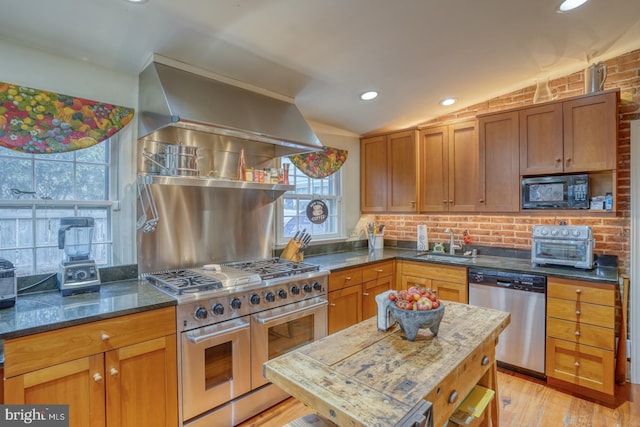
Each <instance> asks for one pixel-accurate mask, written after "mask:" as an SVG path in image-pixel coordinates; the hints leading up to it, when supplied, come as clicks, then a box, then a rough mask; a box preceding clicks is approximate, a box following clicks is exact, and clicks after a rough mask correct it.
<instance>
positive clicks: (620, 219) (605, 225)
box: [376, 50, 640, 273]
mask: <svg viewBox="0 0 640 427" xmlns="http://www.w3.org/2000/svg"><path fill="white" fill-rule="evenodd" d="M604 62H605V64H606V65H607V74H608V75H607V79H606V81H605V86H604V89H605V90H607V89H615V88H619V89H620V98H621V101H620V104H619V105H618V114H619V118H620V125H619V129H618V149H617V151H618V152H617V157H618V158H617V165H618V166H617V197H616V198H617V200H615V201H614V202H615V203H616V210H617V213H616V216H615V217H610V216H604V215H602V214H597V213H595V214H590V215H589V216H576V214H575V213H571V216H568V215H565V216H563V213H562V212H558V213H557V215H555V216H554V215H545V216H539V215H526V214H513V215H498V214H494V215H484V214H455V215H454V214H450V215H449V214H436V215H377V216H376V222H378V223H381V224H386V229H385V239H396V240H408V241H415V240H417V236H416V234H417V232H416V226H417V225H418V224H420V223H423V224H427V227H428V229H429V240H430V241H431V242H447V241H448V238H449V236H448V235H447V234H445V233H444V229H445V228H447V227H449V228H452V229H453V230H454V231H455V232H456V238H457V239H458V238H460V239H461V238H462V232H463V231H464V230H468V231H469V234H470V235H471V237H472V238H473V243H474V244H477V245H482V246H500V247H510V248H518V249H530V248H531V227H532V225H534V224H545V223H547V224H557V223H558V222H559V221H560V220H566V221H567V223H568V224H570V225H577V224H581V225H590V226H591V227H592V228H593V232H594V235H595V239H596V246H595V252H596V253H602V254H611V255H617V256H618V257H619V260H620V267H621V272H623V273H628V272H629V254H630V219H629V218H630V208H631V203H630V200H631V193H630V168H631V159H630V155H631V146H630V122H631V120H639V119H640V50H636V51H633V52H630V53H627V54H625V55H621V56H618V57H616V58H613V59H610V60H608V61H604ZM583 76H584V73H583V72H582V71H580V72H577V73H574V74H570V75H568V76H564V77H561V78H557V79H553V80H551V81H550V82H549V85H550V87H551V90H552V93H554V94H556V95H557V99H563V98H569V97H572V96H577V95H581V94H582V93H583V90H584V81H583ZM534 93H535V85H534V86H529V87H526V88H523V89H520V90H517V91H514V92H511V93H508V94H505V95H502V96H499V97H497V98H494V99H490V100H488V101H485V102H482V103H479V104H476V105H473V106H471V107H469V108H465V109H463V110H460V111H457V112H455V113H452V114H450V115H447V116H443V117H439V118H437V119H434V120H431V121H429V122H426V123H423V126H424V125H437V124H440V123H443V122H446V121H450V120H459V119H463V118H469V117H474V116H475V115H476V114H482V113H488V112H496V111H502V110H508V109H511V108H517V107H521V106H525V105H531V104H533V95H534Z"/></svg>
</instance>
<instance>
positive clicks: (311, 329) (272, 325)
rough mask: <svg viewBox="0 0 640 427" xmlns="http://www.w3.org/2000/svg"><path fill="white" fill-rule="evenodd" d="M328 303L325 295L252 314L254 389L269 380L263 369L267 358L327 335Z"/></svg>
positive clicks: (252, 374)
mask: <svg viewBox="0 0 640 427" xmlns="http://www.w3.org/2000/svg"><path fill="white" fill-rule="evenodd" d="M327 305H328V302H327V300H325V299H324V298H319V297H318V298H311V299H308V300H305V301H300V302H296V303H293V304H289V305H286V306H284V307H278V308H274V309H272V310H266V311H263V312H261V313H257V314H254V315H253V316H251V357H252V360H251V384H252V387H253V388H254V389H255V388H257V387H260V386H262V385H264V384H267V383H268V382H269V381H267V379H266V378H265V377H264V375H263V372H262V365H263V364H264V363H265V362H266V361H268V360H270V359H273V358H274V357H277V356H280V355H281V354H284V353H286V352H288V351H291V350H293V349H295V348H298V347H300V346H302V345H305V344H308V343H310V342H312V341H315V340H317V339H320V338H322V337H325V336H327Z"/></svg>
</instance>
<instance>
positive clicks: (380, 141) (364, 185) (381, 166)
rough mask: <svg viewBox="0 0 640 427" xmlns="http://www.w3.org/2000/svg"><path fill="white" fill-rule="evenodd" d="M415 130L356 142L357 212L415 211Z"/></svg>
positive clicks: (416, 182) (416, 184) (416, 183)
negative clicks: (358, 210) (358, 193)
mask: <svg viewBox="0 0 640 427" xmlns="http://www.w3.org/2000/svg"><path fill="white" fill-rule="evenodd" d="M417 134H418V132H417V131H416V130H408V131H402V132H397V133H393V134H389V135H380V136H373V137H370V138H363V139H362V140H361V141H360V158H361V166H360V210H361V211H362V212H416V211H417V200H416V198H417V193H418V191H417V188H418V181H417V157H418V156H417V139H418V138H417Z"/></svg>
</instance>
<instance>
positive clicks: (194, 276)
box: [147, 270, 223, 295]
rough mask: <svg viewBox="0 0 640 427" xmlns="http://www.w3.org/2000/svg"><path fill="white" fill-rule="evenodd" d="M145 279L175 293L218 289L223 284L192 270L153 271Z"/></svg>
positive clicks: (181, 293)
mask: <svg viewBox="0 0 640 427" xmlns="http://www.w3.org/2000/svg"><path fill="white" fill-rule="evenodd" d="M147 281H149V282H150V283H152V284H154V285H156V286H158V287H160V288H163V289H165V290H166V291H168V292H170V293H173V294H175V295H183V294H185V293H192V292H203V291H209V290H213V289H220V288H222V286H223V284H222V281H220V280H218V279H216V278H214V277H210V276H205V275H202V274H200V273H197V272H195V271H193V270H173V271H165V272H162V273H154V274H150V275H149V276H147Z"/></svg>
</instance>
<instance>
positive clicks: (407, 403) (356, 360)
mask: <svg viewBox="0 0 640 427" xmlns="http://www.w3.org/2000/svg"><path fill="white" fill-rule="evenodd" d="M444 304H445V314H444V317H443V319H442V322H441V323H440V328H439V331H438V335H437V336H434V335H433V334H432V333H431V331H430V330H429V329H421V330H420V331H419V332H418V335H417V337H416V339H415V341H413V342H411V341H409V340H407V339H406V336H405V334H404V332H403V331H402V330H401V329H400V328H399V327H398V326H397V325H395V326H393V327H392V328H391V329H389V330H388V331H380V330H378V329H377V323H376V317H372V318H370V319H368V320H365V321H363V322H361V323H358V324H356V325H354V326H351V327H350V328H347V329H344V330H342V331H340V332H337V333H335V334H333V335H329V336H327V337H325V338H322V339H320V340H318V341H315V342H313V343H311V344H308V345H305V346H303V347H300V348H298V349H296V350H294V351H291V352H289V353H286V354H284V355H282V356H279V357H277V358H274V359H272V360H269V361H268V362H266V363H265V364H264V375H265V377H266V378H267V379H268V380H269V381H271V382H272V383H274V384H276V385H278V386H279V387H280V388H282V389H283V390H284V391H286V392H287V393H289V394H291V395H292V396H294V397H296V398H297V399H298V400H300V401H301V402H303V403H304V404H306V405H308V406H309V407H311V408H313V409H314V410H315V411H316V412H317V413H318V415H319V416H321V417H323V418H325V419H327V420H330V421H332V422H333V423H335V424H337V425H339V426H342V427H346V426H414V425H419V424H416V419H417V418H416V417H415V415H418V416H419V415H421V414H420V412H422V413H424V411H423V409H424V408H425V407H426V408H428V404H426V403H425V401H427V402H430V403H431V404H432V414H431V416H432V422H433V424H430V423H428V425H434V426H438V427H440V426H442V425H444V424H446V422H447V420H448V419H449V418H450V417H451V416H452V415H453V414H454V412H455V411H456V409H457V408H458V406H459V405H460V403H461V402H462V401H463V400H464V398H465V397H466V396H467V395H468V394H469V392H470V391H471V390H472V389H473V388H474V386H476V385H481V386H483V387H485V388H487V389H490V390H494V391H495V392H496V395H497V390H496V387H497V382H496V375H497V367H496V360H495V345H496V343H497V340H498V336H499V335H500V333H501V332H502V331H503V330H504V328H506V327H507V326H508V325H509V322H510V319H511V315H510V314H509V313H506V312H502V311H498V310H492V309H487V308H480V307H475V306H470V305H466V304H459V303H455V302H449V301H446V302H444ZM496 400H497V399H495V398H494V399H493V400H492V401H491V403H490V404H489V406H488V407H487V409H486V410H485V411H484V413H483V414H482V415H481V416H480V417H478V418H476V419H474V420H473V421H472V424H473V425H487V426H488V425H493V426H494V427H497V426H498V423H499V418H498V405H497V403H496ZM428 417H429V414H428V413H427V419H428ZM418 418H419V417H418Z"/></svg>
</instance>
